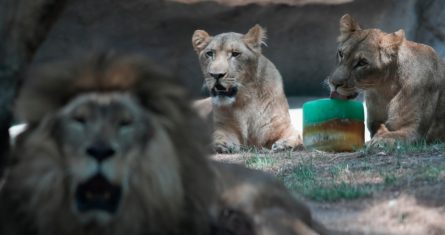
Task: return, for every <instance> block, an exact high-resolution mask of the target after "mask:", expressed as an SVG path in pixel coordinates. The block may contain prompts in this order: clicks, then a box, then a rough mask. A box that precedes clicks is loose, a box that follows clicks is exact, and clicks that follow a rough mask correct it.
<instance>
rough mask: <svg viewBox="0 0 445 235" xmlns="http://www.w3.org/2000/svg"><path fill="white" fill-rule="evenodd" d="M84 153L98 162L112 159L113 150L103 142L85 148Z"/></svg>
mask: <svg viewBox="0 0 445 235" xmlns="http://www.w3.org/2000/svg"><path fill="white" fill-rule="evenodd" d="M86 152H87V154H88V155H89V156H91V157H93V158H94V159H96V160H97V161H98V162H101V161H103V160H106V159H107V158H110V157H112V156H113V155H114V153H115V151H114V149H113V148H112V147H111V146H110V145H109V144H106V143H103V142H97V143H94V144H92V145H90V146H89V147H88V148H87V150H86Z"/></svg>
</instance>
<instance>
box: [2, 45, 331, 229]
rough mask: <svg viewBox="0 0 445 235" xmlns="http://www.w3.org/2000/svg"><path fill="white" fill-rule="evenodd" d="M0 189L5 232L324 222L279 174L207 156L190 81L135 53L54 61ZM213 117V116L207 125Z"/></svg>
mask: <svg viewBox="0 0 445 235" xmlns="http://www.w3.org/2000/svg"><path fill="white" fill-rule="evenodd" d="M16 110H17V115H18V117H20V118H21V119H22V120H23V121H25V122H26V123H28V128H27V130H26V131H25V132H24V133H22V134H21V135H20V136H19V137H18V139H17V141H16V144H15V146H14V148H13V154H12V156H11V159H10V160H11V163H10V166H9V168H8V174H7V177H6V183H5V185H4V186H3V188H2V189H1V191H0V234H2V235H13V234H14V235H22V234H45V235H60V234H63V235H71V234H73V235H74V234H76V235H77V234H83V235H88V234H108V235H110V234H111V235H113V234H116V235H118V234H119V235H121V234H132V235H147V234H156V235H158V234H162V235H179V234H194V235H197V234H243V235H249V234H264V235H265V234H271V235H273V234H277V235H278V234H281V235H282V234H320V233H319V232H316V231H317V230H318V229H320V231H321V229H322V228H321V227H320V226H319V225H317V224H316V223H315V222H314V221H312V219H311V214H310V212H309V210H308V209H307V207H306V206H304V205H303V204H301V203H299V202H297V201H295V200H294V198H293V197H292V196H291V194H289V193H288V192H287V190H286V189H285V188H284V187H283V186H281V185H280V184H279V183H277V182H276V181H275V180H274V179H272V178H271V177H268V176H265V175H264V174H262V173H259V172H256V171H253V170H248V169H245V168H243V167H241V166H235V165H229V164H223V163H216V162H212V161H210V160H208V158H207V155H208V152H209V150H210V143H209V142H210V141H209V139H210V138H209V137H208V136H207V135H206V134H205V133H203V132H205V131H204V130H203V128H204V127H202V121H201V120H200V119H199V118H198V117H197V116H196V114H195V113H194V112H193V111H192V109H191V107H190V103H189V101H188V99H186V95H185V92H184V91H183V90H182V89H181V88H180V87H178V86H177V85H175V84H174V83H172V82H171V80H170V79H169V78H168V77H166V75H164V74H163V73H162V72H161V71H158V69H157V68H156V67H154V66H153V65H152V64H151V63H149V62H148V61H146V60H145V59H143V58H141V57H136V56H114V55H111V54H106V53H105V54H98V55H94V56H90V57H88V58H86V59H83V60H81V62H74V63H73V62H63V63H59V64H53V65H49V66H48V67H46V68H43V69H42V70H41V71H40V72H38V73H36V74H33V77H32V78H31V79H29V80H28V81H27V82H26V83H25V84H24V86H23V88H22V90H21V92H20V95H19V98H18V100H17V104H16ZM204 129H205V128H204Z"/></svg>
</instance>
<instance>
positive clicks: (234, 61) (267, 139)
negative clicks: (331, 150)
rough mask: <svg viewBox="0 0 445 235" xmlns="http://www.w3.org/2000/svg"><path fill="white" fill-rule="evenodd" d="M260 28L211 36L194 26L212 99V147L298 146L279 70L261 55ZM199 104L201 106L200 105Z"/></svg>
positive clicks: (194, 39)
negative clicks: (243, 33)
mask: <svg viewBox="0 0 445 235" xmlns="http://www.w3.org/2000/svg"><path fill="white" fill-rule="evenodd" d="M265 38H266V34H265V31H264V30H263V29H262V28H261V27H260V26H258V25H256V26H254V27H253V28H251V29H250V30H249V32H248V33H247V34H245V35H242V34H239V33H223V34H218V35H216V36H210V35H209V34H208V33H207V32H205V31H203V30H196V31H195V33H194V34H193V37H192V44H193V47H194V49H195V51H196V52H197V53H198V56H199V61H200V64H201V69H202V72H203V74H204V78H205V84H206V86H207V88H208V90H209V92H210V94H211V98H210V99H208V100H207V101H208V102H212V103H213V127H214V130H215V131H214V135H213V138H214V148H215V150H216V151H217V152H236V151H239V149H240V146H245V147H251V146H254V147H266V148H271V149H272V150H273V151H278V150H283V149H293V148H296V147H301V146H302V141H301V138H300V136H299V134H298V133H297V131H296V130H295V129H294V128H293V127H292V125H291V121H290V116H289V106H288V104H287V99H286V96H285V95H284V91H283V82H282V79H281V75H280V73H279V72H278V70H277V69H276V68H275V66H274V64H273V63H272V62H270V61H269V60H268V59H267V58H266V57H264V56H263V55H262V54H261V45H262V44H264V40H265ZM201 106H202V105H201Z"/></svg>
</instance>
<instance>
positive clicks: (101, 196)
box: [75, 173, 122, 214]
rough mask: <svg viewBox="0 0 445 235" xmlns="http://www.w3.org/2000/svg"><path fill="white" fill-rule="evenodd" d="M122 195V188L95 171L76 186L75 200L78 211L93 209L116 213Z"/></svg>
mask: <svg viewBox="0 0 445 235" xmlns="http://www.w3.org/2000/svg"><path fill="white" fill-rule="evenodd" d="M121 197H122V188H121V187H120V186H116V185H113V184H111V183H110V182H109V181H108V180H107V179H106V178H105V177H104V176H103V175H102V174H101V173H97V174H96V175H94V176H93V177H91V178H90V179H88V180H87V181H86V182H83V183H81V184H79V185H78V186H77V188H76V193H75V200H76V207H77V210H78V211H79V212H81V213H82V212H88V211H93V210H99V211H104V212H107V213H110V214H114V213H116V211H117V209H118V207H119V203H120V201H121Z"/></svg>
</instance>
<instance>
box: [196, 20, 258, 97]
mask: <svg viewBox="0 0 445 235" xmlns="http://www.w3.org/2000/svg"><path fill="white" fill-rule="evenodd" d="M265 39H266V34H265V30H264V29H263V28H261V27H260V26H259V25H255V26H254V27H253V28H251V29H250V30H249V32H247V33H246V34H244V35H243V34H239V33H222V34H218V35H216V36H210V35H209V34H208V33H207V32H206V31H204V30H196V31H195V33H194V34H193V37H192V44H193V47H194V49H195V51H196V52H197V53H198V56H199V61H200V64H201V69H202V72H203V74H204V79H205V85H206V87H207V88H208V90H209V92H210V94H211V96H212V101H213V103H214V104H216V105H230V104H232V103H233V102H234V101H235V100H236V98H237V94H238V93H240V92H242V89H244V86H245V85H246V84H248V83H250V82H254V81H253V79H252V77H254V75H255V74H256V72H257V67H258V58H259V57H260V56H261V45H262V44H264V40H265Z"/></svg>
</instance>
